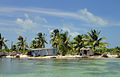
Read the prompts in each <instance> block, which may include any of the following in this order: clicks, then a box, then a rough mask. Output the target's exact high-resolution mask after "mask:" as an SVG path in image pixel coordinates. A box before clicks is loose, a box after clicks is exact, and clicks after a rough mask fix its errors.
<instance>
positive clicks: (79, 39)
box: [72, 35, 87, 54]
mask: <svg viewBox="0 0 120 77" xmlns="http://www.w3.org/2000/svg"><path fill="white" fill-rule="evenodd" d="M72 44H73V47H74V49H75V51H77V54H80V49H81V48H83V47H86V45H87V41H86V39H85V37H84V36H83V35H77V36H76V37H75V38H74V40H73V41H72Z"/></svg>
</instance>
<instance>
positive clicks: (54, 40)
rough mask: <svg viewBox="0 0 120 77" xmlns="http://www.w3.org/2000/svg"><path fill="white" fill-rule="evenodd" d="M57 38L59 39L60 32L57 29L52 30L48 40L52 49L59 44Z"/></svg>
mask: <svg viewBox="0 0 120 77" xmlns="http://www.w3.org/2000/svg"><path fill="white" fill-rule="evenodd" d="M59 37H60V31H59V30H58V29H54V30H53V32H51V35H50V38H52V39H51V40H50V43H51V44H52V47H53V48H57V46H58V44H59V41H58V40H59Z"/></svg>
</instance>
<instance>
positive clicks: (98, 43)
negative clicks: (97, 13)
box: [85, 29, 108, 52]
mask: <svg viewBox="0 0 120 77" xmlns="http://www.w3.org/2000/svg"><path fill="white" fill-rule="evenodd" d="M100 32H101V31H96V30H95V29H94V30H91V31H90V32H88V35H86V34H85V37H86V38H87V39H88V44H89V46H90V47H91V48H92V51H93V52H94V50H95V48H106V46H108V43H106V42H102V41H103V40H105V37H101V38H99V35H100Z"/></svg>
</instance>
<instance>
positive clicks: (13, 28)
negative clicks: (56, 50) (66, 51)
mask: <svg viewBox="0 0 120 77" xmlns="http://www.w3.org/2000/svg"><path fill="white" fill-rule="evenodd" d="M119 3H120V1H119V0H0V33H2V35H3V36H4V37H5V39H9V42H8V43H7V44H8V45H9V47H10V43H11V41H13V42H14V44H15V43H16V42H17V38H18V36H19V35H22V36H23V37H27V42H29V43H30V41H31V40H33V38H34V37H36V34H37V33H38V32H43V33H46V34H47V37H46V38H47V40H48V42H49V40H50V38H49V35H50V32H51V31H52V30H53V29H56V28H58V29H63V30H64V31H68V32H69V33H70V35H71V36H72V38H73V37H75V36H76V35H78V34H84V33H87V32H89V31H90V30H91V29H96V30H101V36H105V37H106V40H105V41H106V42H108V43H110V45H109V48H113V47H115V46H120V36H119V33H120V15H119V14H120V10H119V7H120V5H119ZM47 47H51V45H50V44H48V45H47Z"/></svg>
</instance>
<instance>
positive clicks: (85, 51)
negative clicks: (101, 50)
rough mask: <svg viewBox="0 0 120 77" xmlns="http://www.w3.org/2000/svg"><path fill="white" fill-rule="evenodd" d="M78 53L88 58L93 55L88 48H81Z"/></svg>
mask: <svg viewBox="0 0 120 77" xmlns="http://www.w3.org/2000/svg"><path fill="white" fill-rule="evenodd" d="M80 51H81V54H82V56H83V55H87V56H90V55H93V54H94V53H93V52H92V49H90V48H81V49H80Z"/></svg>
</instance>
